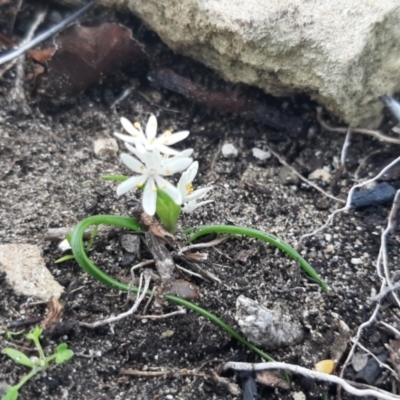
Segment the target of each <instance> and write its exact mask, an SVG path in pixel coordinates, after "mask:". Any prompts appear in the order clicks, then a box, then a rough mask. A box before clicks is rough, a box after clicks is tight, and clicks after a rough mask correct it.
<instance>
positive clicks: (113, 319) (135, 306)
mask: <svg viewBox="0 0 400 400" xmlns="http://www.w3.org/2000/svg"><path fill="white" fill-rule="evenodd" d="M150 280H151V277H150V275H146V276H145V278H144V285H143V274H141V275H140V280H139V289H138V292H137V297H136V301H135V303H134V304H133V306H132V307H131V308H130V309H129V310H128V311H126V312H124V313H121V314H118V315H116V316H114V317H110V318H106V319H103V320H100V321H96V322H93V323H91V324H88V323H86V322H81V323H80V325H81V326H84V327H86V328H92V329H93V328H97V327H98V326H101V325H106V324H111V323H113V322H117V321H119V320H121V319H123V318H126V317H128V316H129V315H132V314H133V313H135V312H136V311H137V309H138V308H139V305H140V303H141V302H142V301H143V299H144V297H145V296H146V293H147V291H148V290H149V286H150ZM142 285H143V289H141V288H142Z"/></svg>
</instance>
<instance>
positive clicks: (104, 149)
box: [94, 138, 118, 158]
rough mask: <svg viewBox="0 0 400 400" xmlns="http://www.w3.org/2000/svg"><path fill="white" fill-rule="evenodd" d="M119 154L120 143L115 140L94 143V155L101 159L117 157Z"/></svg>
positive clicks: (99, 140)
mask: <svg viewBox="0 0 400 400" xmlns="http://www.w3.org/2000/svg"><path fill="white" fill-rule="evenodd" d="M117 153H118V143H117V141H116V140H115V139H113V138H106V139H97V140H96V141H95V142H94V154H96V156H97V157H99V158H107V157H109V156H116V155H117Z"/></svg>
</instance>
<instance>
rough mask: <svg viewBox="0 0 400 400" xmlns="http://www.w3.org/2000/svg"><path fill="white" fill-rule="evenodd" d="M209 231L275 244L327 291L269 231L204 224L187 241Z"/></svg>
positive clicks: (316, 277)
mask: <svg viewBox="0 0 400 400" xmlns="http://www.w3.org/2000/svg"><path fill="white" fill-rule="evenodd" d="M192 231H193V230H192V229H191V228H189V229H187V230H186V231H185V233H191V232H192ZM210 233H228V234H230V235H243V236H248V237H252V238H255V239H260V240H262V241H264V242H267V243H269V244H272V245H273V246H275V247H277V248H278V249H280V250H282V251H283V252H285V253H286V254H287V255H288V256H289V257H291V258H293V259H294V260H295V261H297V262H298V263H299V264H300V267H301V268H302V270H303V271H304V272H305V273H306V274H307V275H308V276H310V277H311V278H313V279H315V280H316V281H317V282H318V283H319V285H320V287H321V289H322V290H323V291H324V292H327V291H328V286H327V285H326V283H325V282H324V281H323V280H322V279H321V278H320V276H319V275H318V274H317V272H316V271H315V270H314V268H313V267H312V266H311V265H310V264H309V263H308V262H307V261H306V260H305V259H304V258H303V257H302V256H301V255H300V254H299V253H298V252H297V251H296V250H295V249H294V248H293V247H291V246H290V245H289V244H287V243H286V242H284V241H282V240H281V239H279V238H277V237H276V236H274V235H271V234H270V233H265V232H262V231H259V230H257V229H252V228H245V227H242V226H232V225H206V226H203V227H201V228H200V229H199V230H198V231H196V232H195V233H193V234H192V235H191V236H190V238H189V242H193V241H194V240H196V239H197V238H199V237H200V236H203V235H208V234H210Z"/></svg>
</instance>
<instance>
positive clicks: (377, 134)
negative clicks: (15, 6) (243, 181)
mask: <svg viewBox="0 0 400 400" xmlns="http://www.w3.org/2000/svg"><path fill="white" fill-rule="evenodd" d="M317 120H318V122H319V123H320V124H321V126H322V127H323V128H324V129H326V130H327V131H330V132H338V133H347V128H338V127H333V126H330V125H328V124H327V123H326V122H325V121H324V120H323V119H322V108H321V107H317ZM352 132H354V133H362V134H364V135H368V136H373V137H375V138H377V139H379V140H383V141H385V142H389V143H395V144H400V139H396V138H394V137H391V136H386V135H384V134H383V133H381V132H379V131H373V130H369V129H362V128H352Z"/></svg>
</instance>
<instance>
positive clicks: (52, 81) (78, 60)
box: [38, 23, 147, 96]
mask: <svg viewBox="0 0 400 400" xmlns="http://www.w3.org/2000/svg"><path fill="white" fill-rule="evenodd" d="M54 44H55V46H56V49H57V50H56V52H55V53H54V55H53V57H52V58H51V59H50V60H49V61H48V71H47V74H44V75H42V76H41V77H40V80H39V89H38V93H40V94H44V95H46V96H74V95H77V94H79V93H81V92H83V91H84V90H86V89H87V88H88V87H89V86H91V85H93V84H95V83H98V82H100V81H101V79H103V78H104V77H106V76H107V75H110V74H114V73H115V72H116V71H118V70H119V69H120V68H122V67H125V66H127V65H130V67H132V68H142V67H144V66H145V65H146V63H147V57H146V55H145V53H144V52H143V50H142V47H141V45H140V44H139V43H138V42H137V41H136V40H135V39H133V37H132V32H131V30H130V29H128V28H126V27H124V26H121V25H118V24H111V23H104V24H102V25H100V26H96V27H84V26H78V25H73V26H71V27H70V28H68V29H66V30H65V31H63V32H62V33H61V34H60V35H58V36H57V37H56V38H55V41H54Z"/></svg>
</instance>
